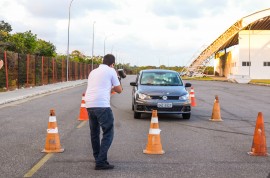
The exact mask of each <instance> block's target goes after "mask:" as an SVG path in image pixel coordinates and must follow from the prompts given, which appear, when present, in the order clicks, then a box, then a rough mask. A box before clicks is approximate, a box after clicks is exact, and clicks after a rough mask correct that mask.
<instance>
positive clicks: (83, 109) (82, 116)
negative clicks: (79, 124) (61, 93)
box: [78, 93, 89, 121]
mask: <svg viewBox="0 0 270 178" xmlns="http://www.w3.org/2000/svg"><path fill="white" fill-rule="evenodd" d="M84 96H85V94H84V93H83V94H82V102H81V109H80V115H79V117H78V120H79V121H86V120H89V117H88V112H87V110H86V107H85V100H84Z"/></svg>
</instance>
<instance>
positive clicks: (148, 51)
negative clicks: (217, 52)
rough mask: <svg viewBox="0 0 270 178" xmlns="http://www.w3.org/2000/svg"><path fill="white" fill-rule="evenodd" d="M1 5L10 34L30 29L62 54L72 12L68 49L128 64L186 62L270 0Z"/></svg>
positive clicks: (23, 1) (57, 0) (8, 0)
mask: <svg viewBox="0 0 270 178" xmlns="http://www.w3.org/2000/svg"><path fill="white" fill-rule="evenodd" d="M70 5H71V6H70ZM0 7H1V11H0V20H4V21H5V22H8V23H9V24H10V25H11V26H12V29H13V31H12V32H11V33H17V32H25V31H28V30H31V31H32V33H33V34H36V35H37V38H39V39H43V40H45V41H49V42H51V43H53V44H54V45H55V46H56V52H57V53H59V54H67V47H68V22H69V12H70V27H69V52H70V53H71V52H72V51H73V50H79V51H81V52H82V53H83V54H85V55H87V56H91V55H92V53H93V54H94V55H95V56H97V55H101V56H103V55H104V51H105V54H107V53H112V54H114V55H115V56H116V60H117V62H120V63H125V64H126V63H130V65H136V66H148V65H151V66H160V65H165V66H186V65H188V64H190V63H191V62H192V61H193V59H194V58H195V57H196V56H197V55H198V54H199V53H200V52H202V51H203V50H204V49H205V47H207V46H208V45H209V44H211V43H212V42H213V41H214V40H215V39H216V38H217V37H219V36H220V35H221V34H222V33H223V32H225V31H226V30H227V29H228V28H229V27H230V26H231V25H232V24H234V23H235V22H236V21H237V20H239V19H241V18H243V17H244V16H247V15H249V14H252V13H254V12H257V11H260V10H264V9H267V8H270V1H265V0H258V1H254V0H188V1H187V0H73V1H72V3H71V0H46V1H45V0H1V1H0ZM69 7H70V9H69ZM93 37H94V38H93ZM93 42H94V46H93Z"/></svg>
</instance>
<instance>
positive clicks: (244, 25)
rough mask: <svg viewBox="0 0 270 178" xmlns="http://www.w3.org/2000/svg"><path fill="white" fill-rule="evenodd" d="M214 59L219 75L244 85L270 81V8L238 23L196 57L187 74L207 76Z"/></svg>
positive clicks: (216, 71)
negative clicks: (204, 72)
mask: <svg viewBox="0 0 270 178" xmlns="http://www.w3.org/2000/svg"><path fill="white" fill-rule="evenodd" d="M212 59H214V60H215V73H216V75H219V76H225V77H227V78H232V79H236V80H239V81H238V82H240V83H244V82H246V81H249V80H250V79H270V8H268V9H265V10H262V11H258V12H256V13H253V14H250V15H248V16H246V17H243V18H241V19H240V20H238V21H237V22H235V23H234V24H233V25H232V26H231V27H230V28H228V29H227V30H226V31H225V32H224V33H223V34H221V35H220V36H219V37H218V38H217V39H216V40H215V41H214V42H212V43H211V44H210V45H209V46H207V47H206V48H205V49H204V50H203V51H202V52H201V53H200V54H199V55H198V56H195V58H194V59H193V61H192V62H191V64H189V65H188V66H186V67H185V69H184V71H183V72H187V73H189V74H191V75H192V73H197V72H203V71H204V69H205V67H206V66H207V65H208V64H209V62H210V61H211V60H212ZM241 79H243V80H242V81H240V80H241ZM244 80H245V81H244Z"/></svg>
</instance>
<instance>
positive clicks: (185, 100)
mask: <svg viewBox="0 0 270 178" xmlns="http://www.w3.org/2000/svg"><path fill="white" fill-rule="evenodd" d="M130 85H131V86H133V90H132V110H133V111H134V118H135V119H139V118H140V117H141V114H142V113H152V110H157V111H158V113H163V114H182V116H183V118H184V119H189V118H190V114H191V107H190V99H189V93H188V91H187V90H186V87H190V86H191V84H190V83H186V84H185V85H184V83H183V81H182V79H181V77H180V75H179V73H178V72H176V71H173V70H162V69H149V70H142V71H140V73H139V74H138V75H137V78H136V81H135V82H130Z"/></svg>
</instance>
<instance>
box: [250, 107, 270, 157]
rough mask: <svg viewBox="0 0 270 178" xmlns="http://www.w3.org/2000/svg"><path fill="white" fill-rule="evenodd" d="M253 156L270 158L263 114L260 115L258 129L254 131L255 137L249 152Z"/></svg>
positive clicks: (257, 123) (257, 122)
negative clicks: (269, 156)
mask: <svg viewBox="0 0 270 178" xmlns="http://www.w3.org/2000/svg"><path fill="white" fill-rule="evenodd" d="M248 154H249V155H252V156H268V155H269V154H268V153H267V146H266V137H265V132H264V121H263V115H262V113H261V112H259V113H258V117H257V121H256V127H255V130H254V137H253V142H252V147H251V151H250V152H248Z"/></svg>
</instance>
